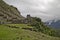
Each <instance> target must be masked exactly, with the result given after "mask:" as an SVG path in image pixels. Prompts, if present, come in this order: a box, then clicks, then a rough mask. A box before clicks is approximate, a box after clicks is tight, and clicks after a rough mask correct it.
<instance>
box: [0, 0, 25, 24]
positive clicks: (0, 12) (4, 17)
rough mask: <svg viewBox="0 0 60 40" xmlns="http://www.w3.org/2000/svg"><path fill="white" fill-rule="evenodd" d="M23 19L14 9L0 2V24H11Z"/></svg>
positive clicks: (0, 0) (1, 0)
mask: <svg viewBox="0 0 60 40" xmlns="http://www.w3.org/2000/svg"><path fill="white" fill-rule="evenodd" d="M23 18H24V17H23V16H22V15H21V13H20V12H19V11H18V9H17V8H16V7H13V6H12V5H8V4H7V3H5V2H4V1H3V0H0V24H3V23H13V22H14V21H16V20H21V19H23Z"/></svg>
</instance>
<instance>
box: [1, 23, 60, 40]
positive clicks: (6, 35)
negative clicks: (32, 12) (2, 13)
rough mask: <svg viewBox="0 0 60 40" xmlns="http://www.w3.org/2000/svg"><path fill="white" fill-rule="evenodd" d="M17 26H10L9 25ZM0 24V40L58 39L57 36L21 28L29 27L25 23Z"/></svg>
mask: <svg viewBox="0 0 60 40" xmlns="http://www.w3.org/2000/svg"><path fill="white" fill-rule="evenodd" d="M7 25H9V26H16V27H19V28H12V27H9V26H7ZM7 25H0V40H60V38H58V37H52V36H48V35H45V34H43V33H41V32H34V31H30V30H25V29H22V28H25V27H26V28H29V27H31V26H28V25H27V24H7Z"/></svg>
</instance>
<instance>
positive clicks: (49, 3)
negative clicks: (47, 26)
mask: <svg viewBox="0 0 60 40" xmlns="http://www.w3.org/2000/svg"><path fill="white" fill-rule="evenodd" d="M4 1H5V2H6V3H8V4H10V5H13V6H15V7H17V8H18V10H19V11H20V12H21V14H22V15H23V16H26V15H27V14H30V15H31V16H36V17H40V18H41V19H42V20H43V21H47V20H53V19H56V20H57V19H60V0H4Z"/></svg>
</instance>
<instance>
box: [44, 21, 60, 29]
mask: <svg viewBox="0 0 60 40" xmlns="http://www.w3.org/2000/svg"><path fill="white" fill-rule="evenodd" d="M45 24H46V25H48V26H51V27H53V28H56V29H60V20H50V21H48V22H45Z"/></svg>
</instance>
